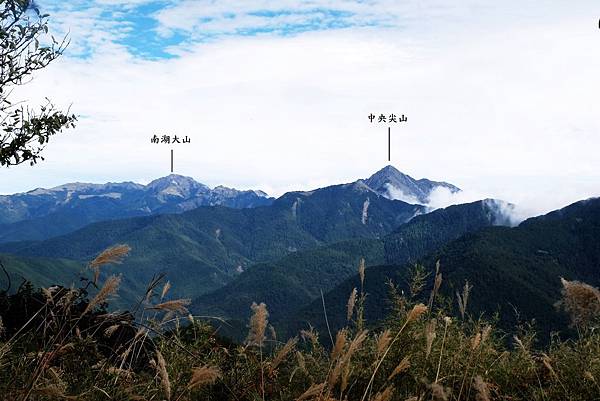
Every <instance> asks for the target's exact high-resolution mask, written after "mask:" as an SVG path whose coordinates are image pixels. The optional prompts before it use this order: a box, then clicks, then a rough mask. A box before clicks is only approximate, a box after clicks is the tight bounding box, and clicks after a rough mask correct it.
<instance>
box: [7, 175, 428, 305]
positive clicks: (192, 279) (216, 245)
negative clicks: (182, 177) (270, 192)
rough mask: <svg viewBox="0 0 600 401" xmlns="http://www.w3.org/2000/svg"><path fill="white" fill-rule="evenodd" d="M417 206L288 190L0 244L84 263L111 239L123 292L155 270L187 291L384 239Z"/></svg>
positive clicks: (368, 195) (356, 194)
mask: <svg viewBox="0 0 600 401" xmlns="http://www.w3.org/2000/svg"><path fill="white" fill-rule="evenodd" d="M423 210H424V208H423V207H422V206H419V205H410V204H407V203H404V202H400V201H393V200H389V199H387V198H384V197H383V196H380V195H378V194H376V193H374V192H373V191H371V190H370V189H369V188H367V187H365V186H364V185H360V183H357V184H347V185H337V186H333V187H328V188H323V189H320V190H316V191H312V192H296V193H289V194H287V195H285V196H283V197H281V198H280V199H278V200H276V201H275V202H274V203H273V204H272V205H271V206H264V207H256V208H252V209H231V208H226V207H219V206H216V207H200V208H198V209H194V210H192V211H189V212H186V213H183V214H178V215H160V216H151V217H140V218H132V219H124V220H115V221H107V222H101V223H95V224H92V225H89V226H87V227H85V228H83V229H81V230H78V231H75V232H73V233H70V234H68V235H64V236H61V237H56V238H52V239H49V240H45V241H40V242H25V243H9V244H2V245H0V250H1V251H3V252H8V253H15V254H18V255H22V256H36V257H50V258H68V259H73V260H78V261H87V260H90V259H92V258H93V257H94V256H95V255H96V254H97V253H99V252H100V251H102V250H103V249H105V248H106V247H108V246H110V245H113V244H115V243H127V244H129V245H130V246H131V248H132V252H131V255H130V256H129V257H128V258H127V259H126V261H125V263H124V264H123V265H120V266H118V267H117V268H116V271H118V272H120V273H122V274H123V286H124V287H126V288H127V292H131V293H138V294H140V293H143V290H144V288H145V285H146V284H147V283H148V282H149V281H150V280H151V278H152V277H153V276H154V275H155V274H157V273H166V274H167V279H169V280H170V281H171V282H172V284H173V291H174V292H175V294H177V295H179V296H188V297H191V296H198V295H200V294H203V293H206V292H208V291H210V290H215V289H217V288H220V287H221V286H223V285H224V284H226V283H228V282H229V281H231V279H232V278H233V277H235V276H237V275H238V274H239V273H240V272H241V271H243V270H245V269H246V268H247V267H248V266H250V265H252V264H254V263H260V262H267V261H272V260H276V259H279V258H282V257H284V256H285V255H287V254H289V253H292V252H296V251H301V250H307V249H311V248H314V247H317V246H319V245H324V244H327V243H329V242H336V241H341V240H346V239H352V238H379V237H382V236H384V235H385V234H387V233H389V232H390V231H392V230H393V229H394V228H396V227H397V226H398V225H399V224H401V223H403V222H405V221H407V220H409V219H410V218H412V217H413V216H414V215H415V214H417V213H422V211H423ZM51 277H53V276H50V278H51Z"/></svg>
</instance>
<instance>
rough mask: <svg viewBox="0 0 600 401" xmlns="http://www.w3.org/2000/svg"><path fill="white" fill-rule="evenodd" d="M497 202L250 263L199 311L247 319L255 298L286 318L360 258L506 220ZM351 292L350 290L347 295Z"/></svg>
mask: <svg viewBox="0 0 600 401" xmlns="http://www.w3.org/2000/svg"><path fill="white" fill-rule="evenodd" d="M497 202H498V201H492V200H484V201H478V202H474V203H470V204H464V205H456V206H450V207H448V208H446V209H438V210H436V211H434V212H431V213H428V214H423V215H419V216H417V217H415V218H414V219H412V220H411V221H409V222H407V223H405V224H402V225H401V226H400V227H398V228H397V229H396V230H395V231H394V232H393V233H391V234H389V235H387V236H385V237H383V238H381V239H371V240H349V241H344V242H340V243H335V244H331V245H327V246H323V247H319V248H316V249H311V250H307V251H303V252H297V253H295V254H291V255H288V256H286V257H284V258H282V259H280V260H277V261H275V262H269V263H263V264H258V265H254V266H251V267H250V268H249V269H248V270H247V271H246V272H244V273H243V274H241V275H239V276H238V277H236V278H235V280H233V281H232V282H231V283H229V284H228V285H226V286H224V287H223V288H221V289H219V290H216V291H215V292H212V293H210V294H206V295H204V296H201V297H199V298H197V299H196V300H194V303H193V310H194V311H195V312H197V313H199V314H209V315H218V316H222V317H227V318H230V319H239V320H243V319H246V318H247V317H248V315H249V314H250V308H249V306H250V305H251V304H252V302H264V303H266V304H267V305H269V309H270V313H271V317H272V319H273V320H277V319H284V318H285V317H287V316H290V315H291V314H293V313H294V312H295V311H296V310H297V309H298V308H300V307H302V306H304V305H307V304H309V303H310V302H311V301H313V300H315V299H316V301H315V302H316V303H320V302H321V300H320V292H321V291H323V292H327V291H329V290H331V289H332V288H334V287H335V286H336V285H337V284H339V283H341V282H343V281H344V280H346V279H347V278H349V277H351V276H352V275H354V274H356V268H357V266H358V263H359V260H360V259H361V257H362V258H365V260H366V262H367V263H368V264H370V265H377V264H382V263H384V262H385V261H386V260H387V261H389V260H394V261H396V262H397V263H406V262H408V261H411V260H416V259H419V258H422V257H423V256H425V255H426V254H427V253H429V252H432V251H434V250H436V249H437V248H439V247H440V246H442V245H443V244H445V243H447V242H449V241H451V240H453V239H456V238H458V237H460V236H461V235H463V234H465V233H468V232H472V231H476V230H478V229H481V228H483V227H487V226H490V225H494V224H501V223H504V222H505V219H503V217H502V215H501V214H499V211H498V207H497V205H498V203H497ZM344 296H346V295H344Z"/></svg>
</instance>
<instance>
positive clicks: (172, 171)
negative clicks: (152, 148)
mask: <svg viewBox="0 0 600 401" xmlns="http://www.w3.org/2000/svg"><path fill="white" fill-rule="evenodd" d="M172 172H173V149H171V173H172Z"/></svg>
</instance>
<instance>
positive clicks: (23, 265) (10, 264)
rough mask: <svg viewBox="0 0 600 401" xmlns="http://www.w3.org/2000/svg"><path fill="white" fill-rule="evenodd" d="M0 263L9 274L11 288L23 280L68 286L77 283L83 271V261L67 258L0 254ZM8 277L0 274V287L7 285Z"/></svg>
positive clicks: (46, 284) (39, 283) (45, 284)
mask: <svg viewBox="0 0 600 401" xmlns="http://www.w3.org/2000/svg"><path fill="white" fill-rule="evenodd" d="M0 263H2V265H3V266H4V267H5V268H6V270H7V272H9V274H10V281H11V288H12V290H15V289H16V288H17V287H18V286H19V285H21V283H22V282H23V281H25V280H27V281H31V282H34V283H36V284H37V285H39V286H44V287H47V286H50V285H53V284H56V283H60V284H63V285H65V286H69V285H70V284H71V283H74V284H78V282H79V278H80V277H81V273H82V272H84V269H85V266H84V264H83V263H80V262H76V261H72V260H67V259H50V258H34V257H23V256H14V255H8V254H0ZM8 284H9V283H8V278H7V277H6V275H5V274H4V273H2V274H0V285H1V289H6V288H7V287H8Z"/></svg>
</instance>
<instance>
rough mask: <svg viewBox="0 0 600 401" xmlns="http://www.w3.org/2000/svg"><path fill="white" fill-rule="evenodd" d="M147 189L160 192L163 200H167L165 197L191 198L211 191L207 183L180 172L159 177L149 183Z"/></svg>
mask: <svg viewBox="0 0 600 401" xmlns="http://www.w3.org/2000/svg"><path fill="white" fill-rule="evenodd" d="M146 189H148V190H150V191H151V192H154V193H156V194H158V195H159V199H160V200H162V201H165V197H173V196H176V197H180V198H189V197H191V196H194V195H195V194H198V193H204V192H208V191H210V188H208V187H207V186H206V185H204V184H201V183H199V182H197V181H196V180H194V179H193V178H191V177H186V176H183V175H179V174H169V175H167V176H166V177H162V178H157V179H156V180H154V181H152V182H151V183H150V184H148V185H147V186H146Z"/></svg>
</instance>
